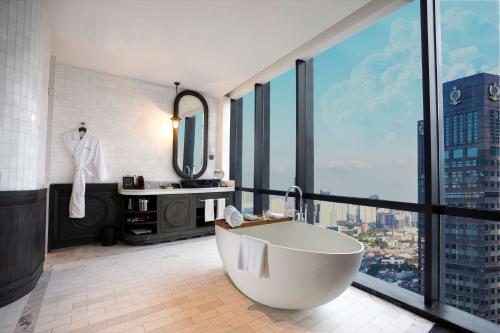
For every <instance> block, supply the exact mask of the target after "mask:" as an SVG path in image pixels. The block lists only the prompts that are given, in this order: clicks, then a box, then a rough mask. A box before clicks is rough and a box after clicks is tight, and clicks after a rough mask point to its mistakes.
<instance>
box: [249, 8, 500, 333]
mask: <svg viewBox="0 0 500 333" xmlns="http://www.w3.org/2000/svg"><path fill="white" fill-rule="evenodd" d="M421 8H423V9H424V10H422V11H421ZM499 8H500V3H499V1H488V0H478V1H450V0H442V1H439V0H435V1H433V0H421V1H412V2H409V3H408V4H407V5H405V6H403V7H402V8H400V9H398V10H396V11H394V12H392V14H390V15H387V16H385V17H383V18H382V19H380V20H379V21H377V22H376V23H374V24H372V25H370V26H367V27H366V28H364V29H363V30H362V31H360V32H358V33H356V34H353V35H352V36H350V37H348V38H346V39H345V40H343V41H340V42H338V43H337V44H336V45H333V46H332V47H331V48H329V49H327V50H325V51H323V52H322V53H320V54H317V55H315V56H314V57H313V58H312V59H310V60H299V61H297V64H296V70H295V72H294V73H293V74H292V71H289V72H285V73H284V74H282V75H281V76H278V77H276V78H273V79H272V80H271V81H270V97H269V102H268V103H269V105H268V106H269V107H268V108H267V109H266V108H265V107H264V110H268V112H269V128H268V129H266V126H265V125H259V122H256V123H254V125H255V126H256V127H259V126H263V128H258V129H257V128H256V132H257V130H261V131H262V130H263V132H262V133H264V134H263V136H264V137H265V136H266V135H269V141H270V149H269V156H267V157H268V162H266V163H268V165H266V166H265V167H267V168H268V169H267V170H268V172H269V176H270V179H269V186H268V187H263V188H252V184H249V183H247V184H246V185H245V184H244V183H245V182H243V185H242V187H249V188H246V189H245V190H244V193H245V192H246V193H248V195H252V194H253V193H257V195H268V197H269V203H270V207H271V209H272V210H276V211H281V210H285V209H284V205H283V199H282V198H283V196H284V191H285V190H286V187H287V185H290V184H289V183H288V182H290V183H291V182H293V183H295V184H297V183H301V185H302V186H303V185H304V184H305V185H306V186H305V187H304V188H307V189H306V190H305V191H304V192H305V193H304V196H305V198H306V201H307V202H308V203H309V207H308V208H309V211H312V214H310V215H308V223H314V224H315V225H316V226H319V227H324V228H328V229H331V230H335V231H338V232H342V233H345V234H347V235H350V236H352V237H355V238H357V239H358V240H360V241H361V242H363V243H364V245H365V249H366V251H365V256H364V258H363V261H362V264H361V268H360V274H358V277H357V279H356V283H357V284H358V285H359V284H363V285H365V286H368V287H369V288H371V289H376V290H382V292H383V293H385V294H386V295H390V297H392V298H396V299H398V300H399V301H403V302H405V303H407V304H410V306H416V307H417V308H419V310H422V309H424V311H429V312H432V313H433V315H434V316H436V315H437V316H442V315H443V314H445V316H444V317H446V320H448V321H449V322H456V323H458V324H457V325H462V326H466V327H467V328H468V329H473V328H474V327H481V328H486V329H485V330H484V331H488V330H491V326H487V325H492V324H491V323H488V322H487V321H485V320H483V319H486V320H489V321H490V322H493V323H497V324H498V323H499V322H500V307H499V306H500V226H499V224H500V223H499V221H500V212H499V210H500V185H499V184H500V106H499V103H500V93H499V91H500V90H499V86H500V83H499V70H500V46H499V40H500V34H499V22H500V20H499V15H500V14H499V12H500V9H499ZM433 23H436V24H437V29H434V25H433ZM434 48H435V50H436V51H437V52H434ZM440 60H441V61H440ZM299 64H302V65H299ZM303 64H307V65H305V66H303ZM266 84H267V83H266ZM246 98H248V95H247V96H245V97H243V104H245V99H246ZM252 99H253V97H252ZM264 101H265V99H264ZM294 101H295V105H293V102H294ZM310 101H312V103H310V104H309V102H310ZM243 109H245V108H243ZM284 110H292V111H291V114H289V113H288V112H285V111H284ZM244 112H245V111H243V117H245V113H244ZM254 115H255V113H254ZM263 117H264V118H265V114H264V116H263ZM274 117H276V119H274ZM244 122H245V121H243V123H244ZM296 122H297V123H296ZM311 123H312V124H313V125H312V126H311ZM260 124H266V123H265V121H264V122H260ZM243 126H245V125H243ZM294 128H296V130H293V129H294ZM305 128H306V129H305ZM304 129H305V130H304ZM266 131H267V132H266ZM299 131H302V132H301V135H297V133H299ZM243 132H244V133H245V129H244V130H243ZM284 132H287V133H288V135H289V138H288V139H285V137H287V135H286V134H282V133H284ZM311 140H312V143H311ZM242 144H243V145H244V144H245V139H243V143H242ZM294 146H295V147H294ZM304 147H305V149H304ZM294 148H295V149H294ZM308 149H310V150H313V151H314V154H313V155H312V156H313V158H309V157H310V156H309V155H308V153H307V152H308ZM243 151H245V147H243ZM295 153H297V154H298V156H295ZM243 155H245V153H244V154H243ZM244 163H245V162H244ZM247 164H248V163H247ZM265 167H263V169H265ZM256 168H257V167H256ZM310 168H312V171H313V172H312V173H310V171H311V169H310ZM244 169H245V167H244V166H243V171H244ZM304 170H305V171H304ZM252 171H254V172H255V174H258V173H259V171H261V170H252ZM304 175H306V177H304ZM309 181H312V183H313V184H312V185H310V184H309ZM426 236H427V237H428V238H429V239H426ZM427 255H428V256H427ZM359 277H361V278H359ZM389 290H390V291H389ZM408 291H410V292H408ZM410 300H411V301H410ZM436 304H437V305H438V307H427V308H426V307H425V306H429V305H436ZM435 309H438V310H435ZM457 309H458V310H457ZM433 311H434V312H433ZM463 311H465V312H466V313H465V312H463ZM470 314H472V315H473V316H471V315H470ZM469 323H472V324H471V325H469ZM484 325H486V326H484ZM494 327H495V328H496V326H494ZM495 328H494V329H493V330H495Z"/></svg>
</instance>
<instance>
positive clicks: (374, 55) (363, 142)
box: [242, 0, 500, 202]
mask: <svg viewBox="0 0 500 333" xmlns="http://www.w3.org/2000/svg"><path fill="white" fill-rule="evenodd" d="M441 18H442V21H441V34H442V35H441V36H442V43H441V46H442V54H441V57H442V77H443V81H449V80H453V79H456V78H459V77H464V76H467V75H472V74H475V73H477V72H481V71H486V72H489V73H496V74H499V62H500V60H499V59H500V53H499V48H500V46H499V24H500V23H499V22H500V21H499V0H477V1H456V0H455V1H451V0H444V1H441ZM294 80H295V71H294V70H293V69H291V70H290V71H288V72H286V73H284V74H282V75H281V76H279V77H277V78H275V79H273V80H271V115H270V117H271V188H272V189H286V188H287V187H288V185H291V183H293V176H294V172H295V157H294V155H295V81H294ZM253 99H254V94H253V92H252V93H249V94H247V95H245V96H244V97H243V172H242V173H243V186H249V187H252V186H253V175H252V174H253V127H254V122H253V119H252V117H253V116H254V113H253V106H254V100H253ZM420 119H422V72H421V51H420V21H419V6H418V1H414V2H412V3H410V4H409V5H407V6H405V7H403V8H402V9H399V10H398V11H396V12H394V13H393V14H391V15H389V16H387V17H385V18H383V19H382V20H380V21H378V22H377V23H375V24H373V25H371V26H369V27H367V28H365V29H364V30H362V31H361V32H358V33H357V34H355V35H353V36H350V37H348V38H347V39H346V40H344V41H342V42H341V43H339V44H337V45H335V46H333V47H332V48H330V49H328V50H326V51H324V52H322V53H320V54H318V55H317V56H315V57H314V135H315V137H314V139H315V150H314V155H315V158H314V164H315V179H314V188H315V192H317V193H319V191H320V190H326V191H330V193H331V194H336V195H345V196H354V197H368V196H370V195H373V194H378V195H379V197H380V198H381V199H386V200H397V201H407V202H416V201H417V121H418V120H420Z"/></svg>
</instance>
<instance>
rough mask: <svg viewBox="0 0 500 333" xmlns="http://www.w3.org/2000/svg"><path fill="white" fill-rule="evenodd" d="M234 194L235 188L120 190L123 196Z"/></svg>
mask: <svg viewBox="0 0 500 333" xmlns="http://www.w3.org/2000/svg"><path fill="white" fill-rule="evenodd" d="M214 192H234V187H199V188H174V189H159V188H157V189H148V190H125V189H123V188H118V193H120V194H121V195H162V194H194V193H214Z"/></svg>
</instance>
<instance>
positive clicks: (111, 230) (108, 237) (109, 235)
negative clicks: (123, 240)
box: [101, 227, 116, 246]
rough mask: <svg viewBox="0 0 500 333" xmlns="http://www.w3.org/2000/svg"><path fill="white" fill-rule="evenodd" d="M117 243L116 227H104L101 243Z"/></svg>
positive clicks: (106, 244) (108, 244) (104, 244)
mask: <svg viewBox="0 0 500 333" xmlns="http://www.w3.org/2000/svg"><path fill="white" fill-rule="evenodd" d="M115 244H116V228H115V227H104V228H102V229H101V245H102V246H111V245H115Z"/></svg>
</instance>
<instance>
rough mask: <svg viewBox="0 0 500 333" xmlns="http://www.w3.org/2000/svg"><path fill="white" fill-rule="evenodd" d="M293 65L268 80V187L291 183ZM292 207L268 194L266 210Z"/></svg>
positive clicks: (293, 133) (286, 209) (292, 164)
mask: <svg viewBox="0 0 500 333" xmlns="http://www.w3.org/2000/svg"><path fill="white" fill-rule="evenodd" d="M295 89H296V87H295V68H292V69H290V70H288V71H286V72H285V73H283V74H281V75H279V76H277V77H276V78H274V79H272V80H271V81H270V93H269V95H270V97H269V189H271V190H282V191H283V190H286V189H288V188H289V187H290V186H292V185H295V150H296V147H295V131H296V129H295V123H296V119H295V118H296V110H295V109H296V107H295ZM293 208H294V200H293V198H291V199H289V201H288V202H287V203H285V200H284V198H283V197H282V196H269V210H270V211H271V212H274V213H285V212H287V211H288V210H290V209H293Z"/></svg>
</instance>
